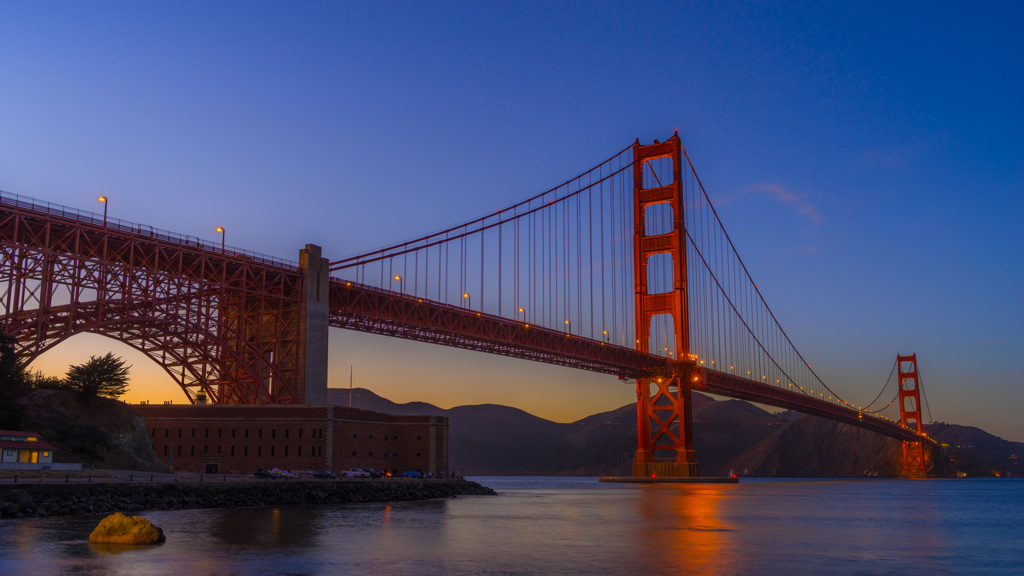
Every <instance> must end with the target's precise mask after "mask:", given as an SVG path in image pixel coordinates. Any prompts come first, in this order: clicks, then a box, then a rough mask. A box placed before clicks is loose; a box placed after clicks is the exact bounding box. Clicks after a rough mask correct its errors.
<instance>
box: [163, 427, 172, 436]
mask: <svg viewBox="0 0 1024 576" xmlns="http://www.w3.org/2000/svg"><path fill="white" fill-rule="evenodd" d="M170 435H171V431H170V430H168V429H167V428H164V438H167V437H168V436H170Z"/></svg>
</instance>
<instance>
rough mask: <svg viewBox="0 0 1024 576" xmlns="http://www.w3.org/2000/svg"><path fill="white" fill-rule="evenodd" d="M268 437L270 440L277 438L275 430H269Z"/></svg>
mask: <svg viewBox="0 0 1024 576" xmlns="http://www.w3.org/2000/svg"><path fill="white" fill-rule="evenodd" d="M270 437H271V438H277V428H271V429H270Z"/></svg>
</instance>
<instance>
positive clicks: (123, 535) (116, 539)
mask: <svg viewBox="0 0 1024 576" xmlns="http://www.w3.org/2000/svg"><path fill="white" fill-rule="evenodd" d="M164 540H166V538H164V531H163V530H161V529H160V528H159V527H158V526H154V525H153V524H152V523H150V521H149V520H146V519H145V518H143V517H142V516H132V517H130V518H129V517H128V516H125V515H124V514H121V513H120V512H115V513H114V514H111V515H110V516H107V517H106V518H104V519H103V520H101V521H100V523H99V525H97V526H96V529H95V530H93V531H92V534H89V542H92V543H96V544H159V543H161V542H163V541H164Z"/></svg>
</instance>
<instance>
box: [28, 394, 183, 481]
mask: <svg viewBox="0 0 1024 576" xmlns="http://www.w3.org/2000/svg"><path fill="white" fill-rule="evenodd" d="M19 404H20V405H21V407H22V409H23V410H24V421H23V425H22V428H23V429H24V430H30V431H32V432H37V433H39V434H40V435H41V436H42V437H43V438H44V439H45V440H46V441H47V442H49V443H50V444H52V445H53V447H54V448H56V450H55V451H54V462H79V463H81V464H82V467H83V468H104V469H113V470H145V471H150V472H163V471H166V470H167V466H166V465H165V464H164V463H162V462H160V461H159V460H158V459H157V457H156V454H155V453H154V452H153V446H152V445H151V444H150V442H149V435H148V434H147V433H146V420H145V418H143V416H142V414H141V413H139V412H138V411H137V410H135V409H134V408H132V407H131V406H130V405H128V404H125V403H124V402H120V401H118V400H112V399H110V398H102V397H86V396H83V395H82V394H80V393H77V392H70V391H66V390H46V389H41V390H35V391H33V392H32V393H30V394H28V395H27V396H25V397H24V398H22V399H21V400H19Z"/></svg>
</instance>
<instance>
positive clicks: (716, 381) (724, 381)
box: [691, 368, 935, 444]
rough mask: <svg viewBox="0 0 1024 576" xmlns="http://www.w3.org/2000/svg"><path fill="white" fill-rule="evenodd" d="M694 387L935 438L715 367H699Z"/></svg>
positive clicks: (899, 435) (902, 436) (907, 437)
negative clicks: (721, 370) (710, 368)
mask: <svg viewBox="0 0 1024 576" xmlns="http://www.w3.org/2000/svg"><path fill="white" fill-rule="evenodd" d="M693 378H696V380H694V381H693V389H694V390H699V391H701V392H708V393H711V394H718V395H720V396H728V397H729V398H737V399H739V400H748V401H750V402H757V403H759V404H767V405H769V406H775V407H778V408H786V409H789V410H796V411H798V412H803V413H804V414H812V415H814V416H820V417H822V418H829V419H832V420H836V421H838V422H843V423H845V424H851V425H853V426H857V427H860V428H865V429H867V430H871V431H873V432H877V433H879V434H884V435H886V436H889V437H891V438H895V439H897V440H903V441H925V442H930V443H932V444H934V443H935V441H934V440H931V439H929V438H926V437H923V436H919V435H918V434H917V433H916V431H913V430H909V429H907V428H904V427H902V426H900V425H899V423H897V422H892V421H889V420H885V419H884V418H880V417H877V416H873V415H870V414H862V413H861V412H859V411H857V410H854V409H852V408H847V407H846V406H840V405H837V404H835V403H833V402H830V401H828V400H824V399H822V398H815V397H813V396H809V395H807V394H804V393H802V392H800V391H796V392H794V391H791V390H788V389H784V388H779V387H776V386H772V385H771V384H764V383H762V382H758V381H756V380H749V379H747V378H743V377H740V376H734V375H732V374H727V373H725V372H719V371H717V370H709V369H707V368H699V369H697V370H696V371H695V372H694V375H692V376H691V379H693Z"/></svg>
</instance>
